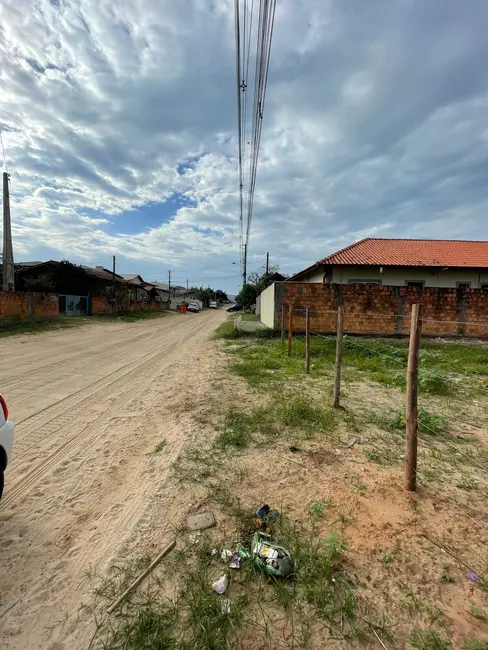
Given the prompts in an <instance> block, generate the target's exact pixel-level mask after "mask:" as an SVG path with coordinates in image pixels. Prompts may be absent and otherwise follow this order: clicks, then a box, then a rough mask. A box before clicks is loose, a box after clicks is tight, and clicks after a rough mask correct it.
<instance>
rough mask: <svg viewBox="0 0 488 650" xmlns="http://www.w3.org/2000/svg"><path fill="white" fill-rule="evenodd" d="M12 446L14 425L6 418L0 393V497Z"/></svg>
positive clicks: (6, 410)
mask: <svg viewBox="0 0 488 650" xmlns="http://www.w3.org/2000/svg"><path fill="white" fill-rule="evenodd" d="M13 446H14V425H13V423H12V422H11V421H10V420H9V419H8V408H7V404H6V403H5V400H4V399H3V397H2V396H1V395H0V498H1V496H2V492H3V483H4V472H5V470H6V469H7V465H8V462H9V460H10V457H11V455H12V447H13Z"/></svg>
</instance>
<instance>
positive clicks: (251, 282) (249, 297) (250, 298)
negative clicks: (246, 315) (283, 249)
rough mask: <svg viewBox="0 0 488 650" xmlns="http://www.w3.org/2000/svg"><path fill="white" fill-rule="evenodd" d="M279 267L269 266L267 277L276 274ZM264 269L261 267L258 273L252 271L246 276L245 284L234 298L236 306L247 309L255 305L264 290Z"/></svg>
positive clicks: (265, 277) (265, 276)
mask: <svg viewBox="0 0 488 650" xmlns="http://www.w3.org/2000/svg"><path fill="white" fill-rule="evenodd" d="M279 270H280V267H279V266H270V267H269V273H268V275H273V273H278V271H279ZM268 275H266V267H265V266H263V267H262V269H261V270H260V271H253V272H252V273H249V275H248V276H247V284H245V285H244V286H243V287H242V289H241V290H240V292H239V293H238V294H237V296H236V302H237V304H238V305H241V306H242V307H244V309H249V308H250V307H252V306H253V305H255V304H256V299H257V297H258V296H259V295H260V294H261V293H262V292H263V291H264V290H265V289H266V279H267V277H268Z"/></svg>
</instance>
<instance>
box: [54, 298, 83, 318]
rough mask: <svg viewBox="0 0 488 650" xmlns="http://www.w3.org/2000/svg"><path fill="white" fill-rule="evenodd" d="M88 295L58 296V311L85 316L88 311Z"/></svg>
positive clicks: (66, 314)
mask: <svg viewBox="0 0 488 650" xmlns="http://www.w3.org/2000/svg"><path fill="white" fill-rule="evenodd" d="M89 304H90V298H89V297H88V296H67V295H63V294H60V296H59V313H60V314H64V315H65V316H86V315H87V314H88V312H89Z"/></svg>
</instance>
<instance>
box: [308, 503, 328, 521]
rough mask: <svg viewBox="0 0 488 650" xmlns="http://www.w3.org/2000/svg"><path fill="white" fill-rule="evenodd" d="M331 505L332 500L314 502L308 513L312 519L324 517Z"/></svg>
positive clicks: (310, 505)
mask: <svg viewBox="0 0 488 650" xmlns="http://www.w3.org/2000/svg"><path fill="white" fill-rule="evenodd" d="M330 504H331V501H330V499H321V500H320V501H312V503H310V504H309V506H308V512H309V513H310V514H311V515H312V517H323V516H324V514H325V510H326V508H328V507H329V506H330Z"/></svg>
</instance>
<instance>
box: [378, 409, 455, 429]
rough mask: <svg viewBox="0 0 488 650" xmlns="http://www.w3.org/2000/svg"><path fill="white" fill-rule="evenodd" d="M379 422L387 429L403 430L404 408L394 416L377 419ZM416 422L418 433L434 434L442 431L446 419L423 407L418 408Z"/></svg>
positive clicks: (404, 421) (405, 421)
mask: <svg viewBox="0 0 488 650" xmlns="http://www.w3.org/2000/svg"><path fill="white" fill-rule="evenodd" d="M380 422H382V424H383V425H386V427H387V428H389V429H393V430H398V431H403V430H404V429H405V426H406V424H407V420H406V415H405V409H402V410H400V411H398V413H397V414H396V416H395V417H394V418H392V419H390V420H383V421H381V420H379V422H378V423H380ZM418 423H419V432H420V433H427V434H430V435H434V436H435V435H437V434H439V433H442V432H443V431H444V430H445V428H446V420H445V419H444V418H443V417H442V416H441V415H433V414H432V413H429V411H426V410H425V409H423V408H419V410H418Z"/></svg>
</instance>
